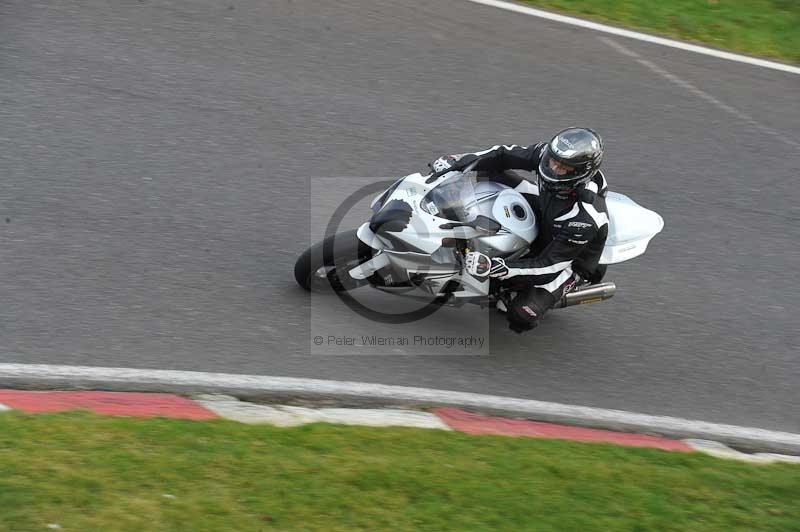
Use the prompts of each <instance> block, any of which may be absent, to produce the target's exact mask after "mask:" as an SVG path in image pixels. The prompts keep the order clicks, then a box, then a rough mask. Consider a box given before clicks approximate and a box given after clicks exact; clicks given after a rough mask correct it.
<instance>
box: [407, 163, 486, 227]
mask: <svg viewBox="0 0 800 532" xmlns="http://www.w3.org/2000/svg"><path fill="white" fill-rule="evenodd" d="M475 176H476V173H475V172H468V173H466V174H462V173H460V172H453V175H452V177H448V178H446V179H445V180H444V181H442V183H440V184H439V185H437V186H436V188H434V189H433V190H431V191H430V192H428V194H427V195H426V196H425V197H424V198H423V199H422V205H421V206H422V209H423V210H424V211H425V212H427V213H429V214H433V215H434V216H438V217H440V218H445V219H447V220H454V221H459V222H471V221H472V220H474V219H475V217H476V216H478V214H480V212H479V211H478V208H477V201H476V200H475Z"/></svg>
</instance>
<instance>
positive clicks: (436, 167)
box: [428, 155, 458, 173]
mask: <svg viewBox="0 0 800 532" xmlns="http://www.w3.org/2000/svg"><path fill="white" fill-rule="evenodd" d="M457 161H458V159H456V158H455V157H454V156H452V155H442V156H441V157H439V158H438V159H436V160H435V161H433V162H430V163H428V166H429V167H430V169H431V170H433V171H434V172H436V173H438V172H444V171H445V170H449V169H451V168H452V167H453V165H454V164H455V163H456V162H457Z"/></svg>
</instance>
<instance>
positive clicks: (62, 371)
mask: <svg viewBox="0 0 800 532" xmlns="http://www.w3.org/2000/svg"><path fill="white" fill-rule="evenodd" d="M20 382H21V383H22V384H24V385H25V386H33V385H37V384H38V385H43V384H47V385H48V386H50V387H54V386H64V385H69V386H73V387H81V386H87V387H88V386H93V387H100V388H104V389H109V388H114V389H124V390H129V391H132V390H142V389H146V390H150V391H163V390H167V391H173V392H175V391H184V390H186V389H189V390H191V391H196V392H218V393H228V394H236V393H250V394H253V393H262V394H272V395H284V396H285V395H292V396H304V397H322V398H324V397H349V398H361V399H370V400H376V399H379V400H382V401H387V400H388V401H391V402H399V403H401V404H409V403H413V404H422V405H449V406H458V407H462V408H463V407H466V408H475V409H477V410H479V411H481V412H486V413H504V414H511V415H518V416H520V415H521V416H525V417H531V418H534V419H538V420H541V421H550V422H555V423H568V424H577V425H582V426H587V427H596V428H605V429H609V430H623V431H624V430H627V431H634V432H655V433H659V434H664V435H666V436H671V437H677V438H702V439H707V440H716V441H720V442H724V443H727V444H730V445H735V446H742V447H752V448H758V450H769V451H774V452H781V453H788V454H800V434H793V433H790V432H780V431H773V430H766V429H759V428H753V427H740V426H736V425H723V424H719V423H708V422H705V421H698V420H691V419H682V418H677V417H668V416H652V415H649V414H638V413H636V412H626V411H623V410H608V409H604V408H592V407H587V406H576V405H565V404H560V403H549V402H545V401H535V400H532V399H516V398H513V397H501V396H495V395H482V394H477V393H470V392H454V391H447V390H433V389H430V388H412V387H407V386H391V385H386V384H371V383H364V382H344V381H329V380H320V379H302V378H293V377H270V376H265V375H238V374H231V373H206V372H199V371H175V370H162V369H130V368H102V367H87V366H57V365H48V364H0V386H2V385H8V384H10V383H15V384H17V383H20Z"/></svg>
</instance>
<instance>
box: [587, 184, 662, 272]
mask: <svg viewBox="0 0 800 532" xmlns="http://www.w3.org/2000/svg"><path fill="white" fill-rule="evenodd" d="M606 208H607V209H608V237H607V238H606V245H605V247H604V248H603V254H602V255H601V256H600V264H617V263H619V262H624V261H626V260H631V259H632V258H634V257H638V256H639V255H641V254H643V253H644V252H645V251H646V250H647V244H649V243H650V240H651V239H652V238H653V237H654V236H656V235H657V234H658V233H660V232H661V230H662V229H663V228H664V219H663V218H662V217H661V216H660V215H659V214H658V213H657V212H653V211H651V210H649V209H645V208H644V207H642V206H641V205H639V204H637V203H636V202H635V201H633V200H632V199H630V198H629V197H628V196H626V195H624V194H619V193H617V192H608V194H607V195H606Z"/></svg>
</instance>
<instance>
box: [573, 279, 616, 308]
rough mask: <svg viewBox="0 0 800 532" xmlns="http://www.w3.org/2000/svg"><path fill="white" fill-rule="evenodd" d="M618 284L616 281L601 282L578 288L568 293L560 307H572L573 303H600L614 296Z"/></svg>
mask: <svg viewBox="0 0 800 532" xmlns="http://www.w3.org/2000/svg"><path fill="white" fill-rule="evenodd" d="M616 291H617V285H615V284H614V283H600V284H593V285H589V286H587V287H586V288H578V289H577V290H575V291H573V292H570V293H568V294H567V295H565V296H564V297H562V298H561V301H559V303H560V304H559V305H558V306H559V307H571V306H573V305H588V304H589V303H599V302H600V301H605V300H606V299H611V298H612V297H614V292H616Z"/></svg>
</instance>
